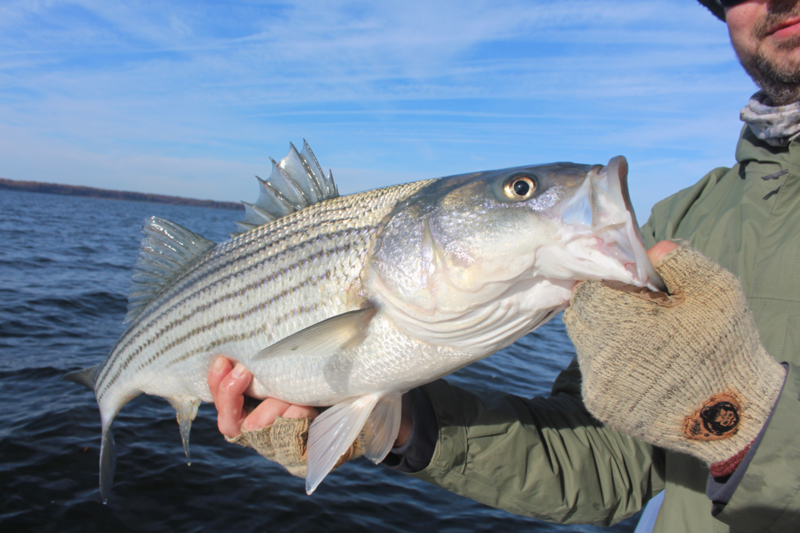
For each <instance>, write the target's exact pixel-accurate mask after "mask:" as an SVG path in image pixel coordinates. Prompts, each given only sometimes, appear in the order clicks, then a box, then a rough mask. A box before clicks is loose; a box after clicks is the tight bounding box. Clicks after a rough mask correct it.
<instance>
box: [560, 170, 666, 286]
mask: <svg viewBox="0 0 800 533" xmlns="http://www.w3.org/2000/svg"><path fill="white" fill-rule="evenodd" d="M548 215H549V216H550V218H551V219H552V220H554V221H557V224H558V225H559V226H560V233H561V238H562V240H561V242H560V245H561V246H563V247H564V248H565V249H566V250H568V252H569V253H568V254H566V255H565V257H569V258H570V260H569V266H568V268H569V269H570V271H571V273H572V274H573V275H575V274H576V273H577V274H579V276H578V277H579V278H581V277H582V278H584V279H619V277H620V272H619V269H620V268H622V269H624V270H626V271H627V272H628V273H629V275H630V276H629V279H627V280H626V281H627V282H628V283H631V284H634V285H639V286H647V287H648V288H650V289H652V290H660V291H663V290H666V285H664V281H663V280H662V279H661V276H659V275H658V272H656V270H655V268H654V267H653V264H652V263H651V262H650V259H649V257H648V256H647V249H646V247H645V244H644V237H643V236H642V233H641V231H640V229H639V224H638V222H637V220H636V213H635V212H634V210H633V205H632V203H631V199H630V193H629V191H628V162H627V160H626V159H625V157H623V156H617V157H613V158H611V160H609V162H608V164H607V165H606V166H601V165H596V166H594V167H592V168H591V169H590V170H589V172H588V174H587V176H586V179H585V181H584V183H583V184H582V186H581V190H580V191H578V192H577V193H576V194H574V195H573V196H572V198H570V199H568V200H566V201H565V202H563V203H560V204H558V205H556V206H553V208H552V209H550V210H548ZM582 265H584V266H585V270H584V268H583V267H582ZM565 266H566V265H565ZM623 277H626V276H624V275H623Z"/></svg>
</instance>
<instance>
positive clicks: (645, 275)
mask: <svg viewBox="0 0 800 533" xmlns="http://www.w3.org/2000/svg"><path fill="white" fill-rule="evenodd" d="M604 170H605V173H606V176H607V187H608V188H607V193H608V194H609V196H610V197H611V198H612V199H613V200H614V202H615V203H616V204H617V205H618V206H619V207H624V209H625V210H626V211H627V214H628V216H629V217H630V219H629V221H628V223H626V224H625V226H626V227H625V232H626V233H627V237H628V242H629V244H630V247H631V249H630V251H631V252H632V253H633V256H634V259H635V260H636V270H637V277H638V279H640V280H646V284H647V286H648V287H649V288H651V289H655V290H660V291H666V285H665V284H664V280H662V279H661V276H660V275H659V274H658V272H656V269H655V267H654V266H653V263H652V262H651V261H650V258H649V257H648V255H647V249H646V248H645V244H644V236H643V235H642V232H641V230H640V229H639V223H638V222H637V221H636V212H635V211H634V210H633V204H632V203H631V196H630V192H629V191H628V160H627V159H625V157H624V156H621V155H618V156H616V157H612V158H611V159H610V160H609V161H608V164H607V165H606V167H605V169H604ZM601 174H602V172H601Z"/></svg>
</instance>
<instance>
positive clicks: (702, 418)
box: [683, 392, 742, 440]
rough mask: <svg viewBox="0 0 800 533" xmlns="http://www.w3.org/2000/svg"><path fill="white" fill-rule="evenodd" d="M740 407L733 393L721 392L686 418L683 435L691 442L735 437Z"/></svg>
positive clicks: (739, 418)
mask: <svg viewBox="0 0 800 533" xmlns="http://www.w3.org/2000/svg"><path fill="white" fill-rule="evenodd" d="M741 416H742V407H741V404H740V403H739V399H738V398H736V396H735V395H734V394H733V393H727V392H723V393H722V394H717V395H716V396H713V397H712V398H711V399H709V400H707V401H706V402H705V403H704V404H703V407H701V408H700V409H698V410H697V411H695V412H694V413H693V414H692V415H690V416H688V417H687V418H686V422H685V423H684V425H683V434H684V435H685V436H686V438H687V439H692V440H721V439H727V438H728V437H732V436H734V435H736V433H737V432H738V431H739V421H740V420H741Z"/></svg>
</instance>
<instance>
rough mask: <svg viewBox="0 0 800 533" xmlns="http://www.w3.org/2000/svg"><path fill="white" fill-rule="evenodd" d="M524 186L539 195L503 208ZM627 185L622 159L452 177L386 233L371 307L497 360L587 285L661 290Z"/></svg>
mask: <svg viewBox="0 0 800 533" xmlns="http://www.w3.org/2000/svg"><path fill="white" fill-rule="evenodd" d="M519 175H529V176H532V177H533V178H534V179H535V180H536V184H537V187H538V188H539V189H540V190H539V191H537V193H538V194H537V195H535V196H532V197H531V198H530V199H529V200H526V201H524V202H516V203H514V202H509V201H504V199H503V198H502V196H501V194H498V193H497V191H498V190H501V191H502V190H504V189H503V188H502V187H501V186H502V185H504V184H506V185H507V184H508V183H509V180H512V179H516V178H515V177H516V176H519ZM626 178H627V163H626V162H625V159H624V158H622V157H617V158H613V159H612V160H611V161H610V162H609V164H608V165H606V166H602V165H575V164H570V163H557V164H552V165H542V166H536V167H520V168H515V169H508V170H505V171H495V172H491V173H476V174H472V175H464V176H455V177H453V178H443V179H442V182H441V183H437V184H436V185H435V187H429V188H428V189H427V190H424V191H421V193H420V195H421V196H422V195H427V196H423V197H421V198H418V199H417V200H418V201H417V202H416V203H410V205H405V206H403V209H400V210H397V212H395V213H393V215H392V216H391V217H390V219H389V220H388V221H387V222H386V225H385V228H384V232H383V233H382V234H381V235H380V236H379V238H378V245H377V246H376V253H375V254H374V255H373V257H372V258H371V260H370V263H369V265H368V267H367V269H366V271H367V276H366V282H365V286H366V287H368V289H369V292H370V298H371V299H373V300H374V301H376V302H377V303H378V304H379V306H380V308H381V310H382V312H384V313H386V314H387V316H389V317H391V319H392V320H394V321H395V322H396V323H397V325H398V327H399V328H401V329H402V330H404V331H405V332H407V333H408V334H409V335H410V336H413V337H416V338H419V339H424V340H426V341H427V342H431V343H433V344H436V345H446V346H451V347H454V348H457V349H460V350H464V351H468V352H473V353H474V352H480V353H483V354H484V355H488V354H489V353H492V352H493V351H496V350H497V349H500V348H502V347H504V346H507V345H509V344H511V343H512V342H514V341H515V340H516V339H518V338H519V337H521V336H522V335H524V334H526V333H528V332H529V331H531V330H533V329H535V328H536V327H539V326H540V325H542V324H543V323H545V322H546V321H547V320H549V319H550V318H552V316H554V315H555V314H557V313H558V312H559V311H561V310H563V309H564V308H565V307H566V306H567V305H568V303H569V299H570V297H571V290H572V287H573V286H574V284H575V283H576V282H578V281H585V280H600V279H606V280H615V281H621V282H624V283H630V284H634V285H638V286H648V287H651V288H660V287H662V286H663V282H661V280H660V278H659V277H658V275H657V274H656V273H655V270H654V269H653V267H652V265H651V264H650V262H649V259H648V258H647V253H646V250H645V247H644V244H643V239H642V237H641V234H640V233H639V229H638V225H637V223H636V218H635V216H634V214H633V210H632V208H631V205H630V200H629V197H628V193H627V182H626ZM450 179H452V180H453V184H448V183H447V182H446V181H445V180H450ZM475 198H480V200H475ZM412 200H413V199H412Z"/></svg>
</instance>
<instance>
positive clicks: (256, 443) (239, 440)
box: [225, 417, 364, 478]
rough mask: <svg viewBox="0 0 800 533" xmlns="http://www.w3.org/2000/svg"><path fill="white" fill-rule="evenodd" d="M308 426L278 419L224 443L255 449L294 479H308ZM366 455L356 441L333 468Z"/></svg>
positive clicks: (301, 421) (300, 421)
mask: <svg viewBox="0 0 800 533" xmlns="http://www.w3.org/2000/svg"><path fill="white" fill-rule="evenodd" d="M309 426H310V424H309V419H308V418H282V417H278V418H276V419H275V422H273V423H272V424H270V425H269V426H266V427H263V428H261V429H258V430H256V431H243V432H242V433H241V434H240V435H239V436H238V437H235V438H232V439H231V438H229V437H225V440H227V441H228V442H232V443H234V444H239V445H240V446H245V447H247V448H253V449H254V450H255V451H257V452H258V453H259V454H261V455H262V456H264V457H265V458H267V459H269V460H270V461H274V462H276V463H278V464H280V465H281V466H283V467H284V468H286V470H288V471H289V473H290V474H292V475H293V476H297V477H302V478H305V477H306V445H307V442H308V428H309ZM363 454H364V451H363V448H362V446H361V441H360V440H359V439H356V441H355V442H354V443H353V445H352V446H350V448H349V449H348V450H347V452H345V453H344V454H342V456H341V457H340V458H339V461H337V463H336V465H335V466H334V468H338V467H340V466H341V465H343V464H344V463H346V462H347V461H349V460H350V459H355V458H356V457H359V456H361V455H363Z"/></svg>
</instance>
